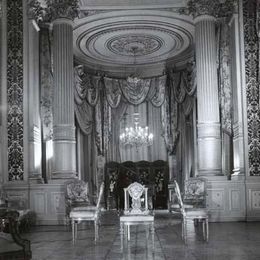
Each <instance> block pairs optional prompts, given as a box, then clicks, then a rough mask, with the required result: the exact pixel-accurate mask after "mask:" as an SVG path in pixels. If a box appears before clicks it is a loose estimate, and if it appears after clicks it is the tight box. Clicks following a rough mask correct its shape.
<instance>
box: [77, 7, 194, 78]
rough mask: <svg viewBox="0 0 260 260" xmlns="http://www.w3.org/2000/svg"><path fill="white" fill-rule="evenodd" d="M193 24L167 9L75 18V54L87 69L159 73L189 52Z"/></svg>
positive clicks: (187, 56)
mask: <svg viewBox="0 0 260 260" xmlns="http://www.w3.org/2000/svg"><path fill="white" fill-rule="evenodd" d="M193 34H194V24H193V22H192V20H191V18H190V17H188V16H181V15H178V14H176V13H172V12H167V11H151V10H149V11H148V10H132V11H113V12H108V13H101V14H96V15H92V16H90V17H86V18H83V19H78V20H75V27H74V54H75V57H76V60H77V61H78V62H79V63H81V64H84V65H85V66H86V67H88V68H89V69H90V70H101V71H104V72H105V73H106V74H107V75H117V76H119V77H120V76H121V77H124V76H127V75H129V74H130V73H132V72H133V70H137V69H138V71H139V72H140V74H141V76H143V77H145V76H155V75H156V74H157V75H159V74H162V71H163V70H165V68H166V66H178V64H180V63H182V62H185V61H186V60H187V59H188V58H190V56H191V55H192V46H193Z"/></svg>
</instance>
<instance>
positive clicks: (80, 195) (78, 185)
mask: <svg viewBox="0 0 260 260" xmlns="http://www.w3.org/2000/svg"><path fill="white" fill-rule="evenodd" d="M65 187H66V199H69V200H71V202H72V203H81V202H89V188H88V183H86V182H84V181H82V180H79V179H73V180H70V181H68V182H66V183H65Z"/></svg>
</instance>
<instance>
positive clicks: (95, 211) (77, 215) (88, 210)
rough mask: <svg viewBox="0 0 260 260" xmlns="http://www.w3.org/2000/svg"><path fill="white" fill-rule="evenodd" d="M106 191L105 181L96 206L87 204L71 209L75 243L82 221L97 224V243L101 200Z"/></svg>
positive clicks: (100, 189) (101, 186)
mask: <svg viewBox="0 0 260 260" xmlns="http://www.w3.org/2000/svg"><path fill="white" fill-rule="evenodd" d="M103 191H104V183H103V182H102V184H101V185H100V188H99V194H98V200H97V204H96V206H94V205H93V206H85V207H75V208H73V209H72V210H71V211H70V215H69V216H70V219H71V222H72V240H73V244H75V242H76V239H77V224H79V223H80V222H82V221H93V222H94V226H95V243H96V242H97V240H98V237H99V235H98V226H99V224H100V213H101V208H100V202H101V198H102V195H103Z"/></svg>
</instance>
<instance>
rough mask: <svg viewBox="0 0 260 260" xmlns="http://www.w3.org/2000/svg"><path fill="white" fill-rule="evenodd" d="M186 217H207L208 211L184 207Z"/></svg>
mask: <svg viewBox="0 0 260 260" xmlns="http://www.w3.org/2000/svg"><path fill="white" fill-rule="evenodd" d="M185 213H186V217H190V218H208V211H207V210H206V209H196V208H192V209H186V210H185Z"/></svg>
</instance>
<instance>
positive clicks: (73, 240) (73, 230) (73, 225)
mask: <svg viewBox="0 0 260 260" xmlns="http://www.w3.org/2000/svg"><path fill="white" fill-rule="evenodd" d="M71 223H72V242H73V244H75V220H72V221H71Z"/></svg>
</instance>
